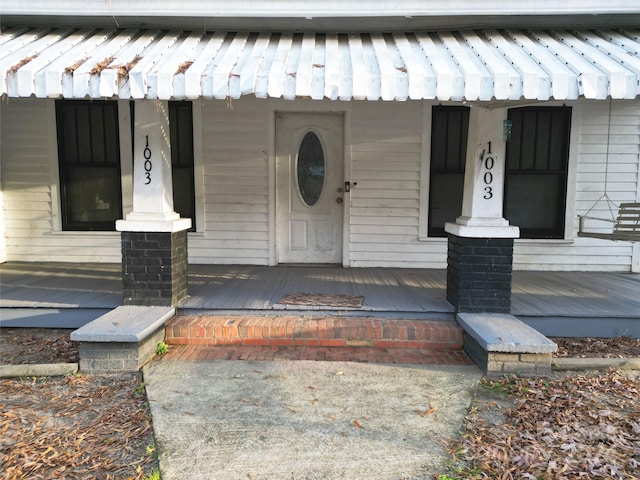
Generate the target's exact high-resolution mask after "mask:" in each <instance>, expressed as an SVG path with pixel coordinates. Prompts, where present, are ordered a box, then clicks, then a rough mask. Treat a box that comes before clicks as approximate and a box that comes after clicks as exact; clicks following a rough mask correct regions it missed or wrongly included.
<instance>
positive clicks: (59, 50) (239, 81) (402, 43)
mask: <svg viewBox="0 0 640 480" xmlns="http://www.w3.org/2000/svg"><path fill="white" fill-rule="evenodd" d="M0 72H1V75H2V94H3V95H8V96H9V97H30V96H32V95H33V96H35V97H38V98H61V97H62V98H123V99H129V98H132V99H142V98H148V99H185V98H187V99H194V98H199V97H203V98H217V99H225V98H234V99H235V98H238V97H240V96H242V95H250V94H253V95H255V96H256V97H259V98H266V97H274V98H285V99H294V98H296V97H303V98H312V99H322V98H329V99H332V100H337V99H339V100H351V99H356V100H379V99H382V100H407V99H415V100H417V99H438V100H442V101H446V100H469V101H477V100H479V101H490V100H520V99H528V100H529V99H530V100H549V99H556V100H572V99H577V98H579V97H584V98H589V99H605V98H607V97H608V96H610V97H612V98H614V99H624V98H626V99H633V98H636V97H638V95H639V94H640V30H606V31H604V30H578V31H574V30H562V31H557V30H554V31H549V30H490V29H485V30H470V31H444V32H443V31H438V32H410V33H388V34H384V33H371V34H368V33H356V34H346V33H345V34H330V33H326V34H325V33H315V32H309V33H267V32H263V33H244V32H240V33H233V32H202V31H167V30H140V29H128V30H122V29H112V30H111V29H82V30H77V29H66V30H65V29H28V28H17V27H15V28H8V29H6V30H5V31H4V32H2V33H1V34H0Z"/></svg>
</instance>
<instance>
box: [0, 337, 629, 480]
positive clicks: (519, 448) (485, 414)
mask: <svg viewBox="0 0 640 480" xmlns="http://www.w3.org/2000/svg"><path fill="white" fill-rule="evenodd" d="M70 332H71V330H51V329H47V330H45V329H9V328H3V329H1V330H0V364H5V365H6V364H34V363H60V362H77V361H78V346H77V344H76V343H75V342H71V341H70V340H69V334H70ZM553 340H554V341H555V342H556V343H557V344H558V346H559V350H558V352H557V354H556V355H557V356H560V357H603V358H611V357H638V356H640V340H635V339H629V338H617V339H585V338H579V339H576V338H554V339H553ZM638 398H640V373H638V372H632V373H622V372H615V371H610V372H588V373H584V374H583V373H576V372H573V373H571V372H569V373H563V374H554V376H553V377H552V378H549V379H519V378H515V377H512V378H504V379H500V380H485V381H484V382H483V385H482V386H481V387H479V389H478V392H477V395H476V399H475V400H474V402H473V405H472V407H471V409H470V411H469V414H468V416H467V419H466V431H465V432H464V433H463V435H462V436H461V439H460V441H459V442H456V443H455V444H452V445H451V446H450V452H451V455H452V457H451V458H452V462H451V469H450V472H448V474H447V475H448V477H447V476H442V477H441V476H440V475H437V474H436V475H434V478H443V479H447V478H448V479H484V478H492V479H516V478H518V479H521V478H524V479H574V478H576V479H577V478H589V479H597V478H607V479H609V478H612V479H637V478H640V407H639V406H638V405H639V404H638ZM146 401H147V400H146V394H145V390H144V385H143V383H142V378H141V376H140V375H139V374H129V375H114V376H87V375H73V376H69V377H64V378H62V377H52V378H29V379H4V380H0V478H2V479H6V480H8V479H12V480H13V479H26V478H29V479H37V478H56V479H87V478H99V479H136V480H139V479H147V478H153V476H151V475H152V472H153V471H154V470H157V468H158V466H157V460H156V452H155V443H154V438H153V430H152V428H151V416H150V413H149V409H148V406H147V404H146Z"/></svg>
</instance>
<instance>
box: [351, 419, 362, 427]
mask: <svg viewBox="0 0 640 480" xmlns="http://www.w3.org/2000/svg"><path fill="white" fill-rule="evenodd" d="M353 426H354V427H356V428H362V425H360V423H359V422H358V420H354V421H353Z"/></svg>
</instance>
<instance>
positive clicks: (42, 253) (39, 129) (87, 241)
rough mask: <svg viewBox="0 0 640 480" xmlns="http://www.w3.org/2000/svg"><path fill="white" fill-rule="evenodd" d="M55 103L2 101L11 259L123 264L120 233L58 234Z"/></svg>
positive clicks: (4, 190) (6, 219)
mask: <svg viewBox="0 0 640 480" xmlns="http://www.w3.org/2000/svg"><path fill="white" fill-rule="evenodd" d="M52 108H53V104H52V102H51V101H48V100H47V101H43V100H34V99H15V98H12V99H11V100H10V101H8V102H2V105H1V106H0V116H1V117H2V122H1V123H2V131H1V132H0V133H1V135H2V195H3V200H4V201H3V203H4V224H5V236H6V241H5V244H6V258H7V260H9V261H32V262H37V261H53V262H90V261H95V262H120V261H121V245H120V235H119V234H118V233H115V232H114V233H113V234H109V233H107V234H105V233H95V234H94V233H88V232H87V233H84V232H83V233H71V232H60V233H58V232H55V233H54V229H55V225H54V210H55V211H57V209H58V208H59V207H58V205H57V204H56V205H53V204H52V202H53V194H52V191H53V190H52V185H51V183H52V179H53V178H55V175H53V174H52V173H54V172H52V169H53V168H55V163H52V159H51V156H52V152H51V147H50V145H52V146H53V149H54V152H55V138H49V133H50V131H51V130H50V128H49V118H50V114H51V110H50V109H52Z"/></svg>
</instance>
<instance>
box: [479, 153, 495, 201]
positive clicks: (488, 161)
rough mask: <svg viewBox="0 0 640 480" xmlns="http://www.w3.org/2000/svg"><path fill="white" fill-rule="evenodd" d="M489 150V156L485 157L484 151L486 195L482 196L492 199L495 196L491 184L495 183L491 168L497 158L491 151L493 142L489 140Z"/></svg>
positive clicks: (482, 157)
mask: <svg viewBox="0 0 640 480" xmlns="http://www.w3.org/2000/svg"><path fill="white" fill-rule="evenodd" d="M488 146H489V150H488V151H487V152H486V153H487V156H486V157H485V152H482V156H481V160H482V166H483V167H484V175H483V180H484V184H485V187H484V195H483V197H482V198H484V199H485V200H491V199H492V198H493V187H492V186H491V184H492V183H493V173H492V172H491V170H492V169H493V166H494V165H495V163H496V159H495V157H494V156H493V154H492V153H491V142H488Z"/></svg>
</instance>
